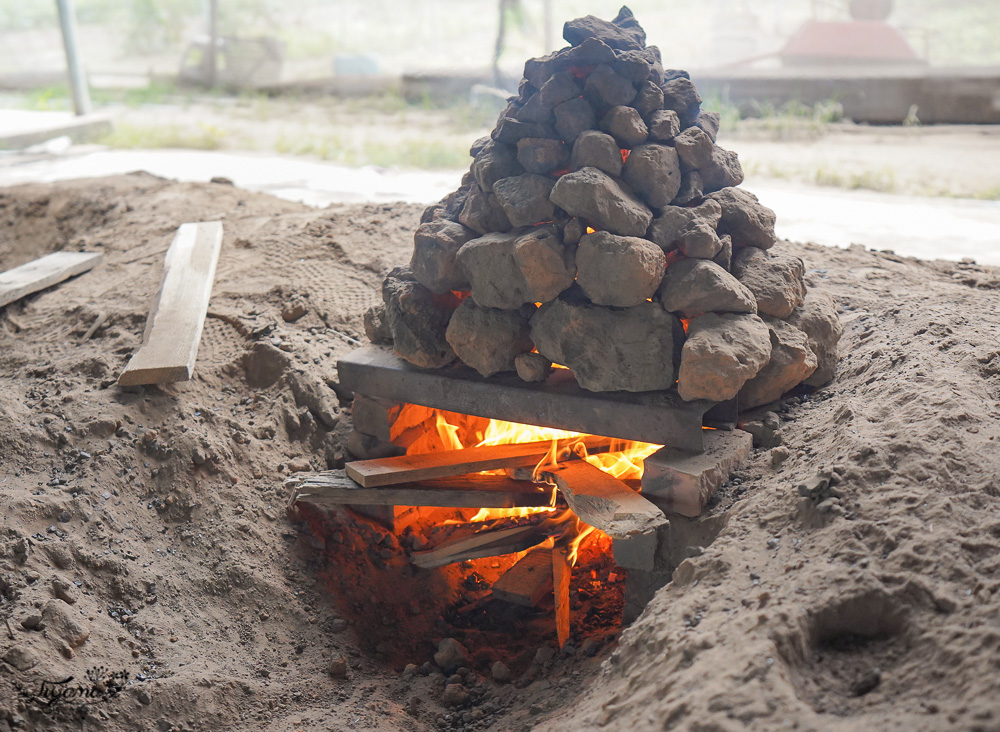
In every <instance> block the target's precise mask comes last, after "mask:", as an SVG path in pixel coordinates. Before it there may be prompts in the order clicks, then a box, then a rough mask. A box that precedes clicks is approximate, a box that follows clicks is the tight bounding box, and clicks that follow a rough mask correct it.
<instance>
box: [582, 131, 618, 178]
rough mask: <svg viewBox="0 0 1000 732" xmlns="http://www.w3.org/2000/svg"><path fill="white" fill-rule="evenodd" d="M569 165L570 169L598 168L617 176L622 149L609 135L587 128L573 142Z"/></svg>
mask: <svg viewBox="0 0 1000 732" xmlns="http://www.w3.org/2000/svg"><path fill="white" fill-rule="evenodd" d="M569 165H570V168H571V169H572V170H580V169H581V168H598V169H599V170H603V171H604V172H605V173H607V174H608V175H611V176H614V177H616V178H617V177H618V176H620V175H621V173H622V151H621V148H620V147H619V146H618V143H617V142H615V139H614V138H613V137H611V135H606V134H605V133H603V132H598V131H597V130H587V131H586V132H583V133H581V134H580V136H579V137H577V138H576V142H574V143H573V154H572V155H571V156H570V162H569Z"/></svg>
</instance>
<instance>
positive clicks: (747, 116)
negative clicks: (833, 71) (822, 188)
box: [702, 97, 844, 141]
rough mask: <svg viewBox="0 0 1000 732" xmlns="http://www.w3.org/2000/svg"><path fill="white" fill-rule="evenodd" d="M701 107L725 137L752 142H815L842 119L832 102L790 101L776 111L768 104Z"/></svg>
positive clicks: (713, 100)
mask: <svg viewBox="0 0 1000 732" xmlns="http://www.w3.org/2000/svg"><path fill="white" fill-rule="evenodd" d="M702 107H703V108H704V109H706V110H708V111H711V112H718V113H719V116H720V130H721V133H722V134H723V135H725V136H726V137H731V138H742V139H755V140H773V141H781V140H815V139H818V138H820V137H822V136H823V135H825V134H826V132H827V130H828V126H829V125H830V124H833V123H835V122H839V121H840V120H841V119H842V118H843V116H844V110H843V107H842V106H841V105H840V103H839V102H837V101H835V100H832V99H830V100H827V101H824V102H820V103H818V104H815V105H813V106H809V105H806V104H803V103H802V102H798V101H791V102H787V103H785V104H783V105H781V106H780V107H775V106H774V105H773V104H771V103H770V102H760V103H753V104H746V105H743V106H742V107H737V106H735V105H733V104H729V103H727V102H724V101H722V100H721V99H719V98H718V97H714V98H708V99H706V100H705V101H704V103H703V105H702Z"/></svg>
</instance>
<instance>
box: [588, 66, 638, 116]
mask: <svg viewBox="0 0 1000 732" xmlns="http://www.w3.org/2000/svg"><path fill="white" fill-rule="evenodd" d="M583 95H584V96H585V97H586V98H587V101H589V102H590V103H591V104H592V105H594V108H595V109H597V110H599V111H607V110H608V109H610V108H611V107H618V106H621V105H624V104H628V103H629V102H631V101H632V100H633V99H635V95H636V91H635V87H634V86H633V85H632V82H631V81H629V80H628V79H626V78H625V77H624V76H622V75H621V74H619V73H617V72H616V71H614V70H613V69H612V68H611V67H610V66H603V65H602V66H598V67H597V68H596V69H594V71H593V72H592V73H591V74H590V76H588V77H587V82H586V84H584V87H583Z"/></svg>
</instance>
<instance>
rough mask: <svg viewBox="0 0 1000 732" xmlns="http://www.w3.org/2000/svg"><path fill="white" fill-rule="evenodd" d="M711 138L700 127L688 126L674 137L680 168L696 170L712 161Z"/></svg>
mask: <svg viewBox="0 0 1000 732" xmlns="http://www.w3.org/2000/svg"><path fill="white" fill-rule="evenodd" d="M712 147H713V145H712V138H710V137H709V136H708V135H707V134H706V133H705V131H704V130H703V129H701V128H700V127H688V128H687V129H686V130H684V131H683V132H682V133H681V134H679V135H677V136H676V137H675V138H674V149H675V150H677V155H678V156H679V157H680V159H681V170H683V171H688V170H697V169H698V168H704V167H705V166H706V165H711V163H712Z"/></svg>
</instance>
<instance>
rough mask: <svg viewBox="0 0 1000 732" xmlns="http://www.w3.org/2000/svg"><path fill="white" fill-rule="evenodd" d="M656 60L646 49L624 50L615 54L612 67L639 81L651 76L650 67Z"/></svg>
mask: <svg viewBox="0 0 1000 732" xmlns="http://www.w3.org/2000/svg"><path fill="white" fill-rule="evenodd" d="M655 60H656V59H655V57H652V55H651V54H650V53H648V52H647V51H646V49H643V50H641V51H638V50H632V51H623V52H621V53H619V54H617V55H616V56H615V60H614V62H613V63H612V64H611V68H612V69H614V70H615V71H616V72H618V73H619V74H621V75H622V76H624V77H625V78H626V79H628V80H629V81H631V82H635V83H639V82H643V81H646V79H648V78H649V69H650V67H651V66H652V64H653V62H654V61H655Z"/></svg>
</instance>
